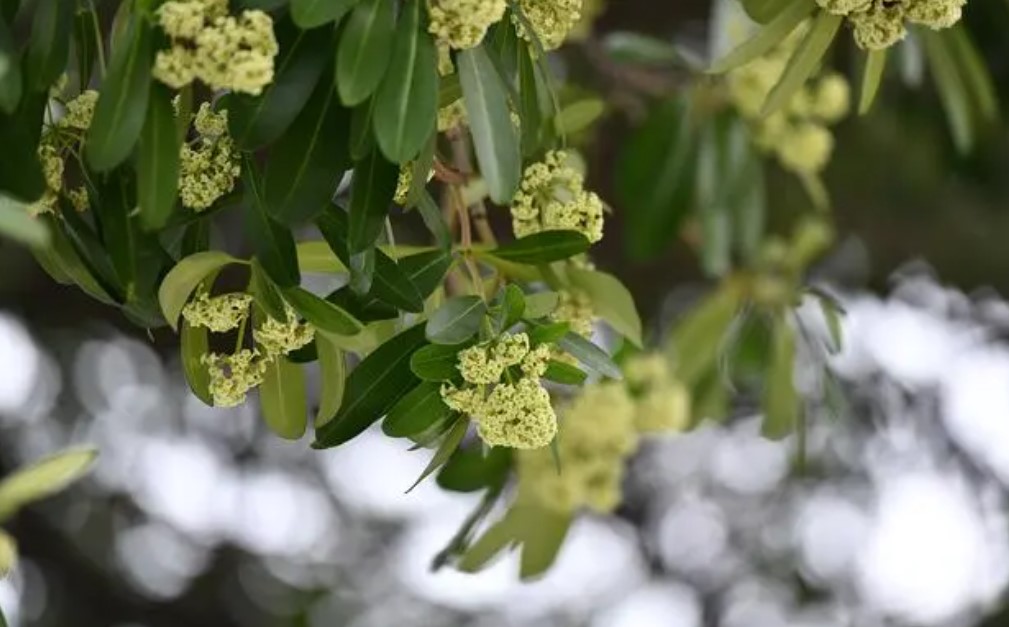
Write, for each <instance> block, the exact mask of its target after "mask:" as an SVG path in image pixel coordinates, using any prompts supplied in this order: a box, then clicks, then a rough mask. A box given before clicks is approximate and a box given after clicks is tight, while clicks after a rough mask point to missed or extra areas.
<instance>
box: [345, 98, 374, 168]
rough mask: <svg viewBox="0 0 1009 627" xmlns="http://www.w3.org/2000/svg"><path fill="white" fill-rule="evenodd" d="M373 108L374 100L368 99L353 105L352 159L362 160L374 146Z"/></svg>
mask: <svg viewBox="0 0 1009 627" xmlns="http://www.w3.org/2000/svg"><path fill="white" fill-rule="evenodd" d="M374 110H375V100H374V99H368V100H366V101H364V102H362V103H361V104H359V105H357V106H356V107H354V111H353V113H351V116H350V157H351V159H353V160H354V161H363V160H364V158H365V157H367V156H368V153H370V152H372V150H374V148H375V133H374V131H373V130H372V125H373V123H372V117H373V113H374Z"/></svg>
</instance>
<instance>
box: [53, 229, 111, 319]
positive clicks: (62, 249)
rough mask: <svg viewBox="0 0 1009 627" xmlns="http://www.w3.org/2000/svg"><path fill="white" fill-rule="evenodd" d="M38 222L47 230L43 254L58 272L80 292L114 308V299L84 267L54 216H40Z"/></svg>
mask: <svg viewBox="0 0 1009 627" xmlns="http://www.w3.org/2000/svg"><path fill="white" fill-rule="evenodd" d="M39 221H40V222H43V223H44V224H45V225H46V226H47V227H48V230H49V237H50V242H49V248H48V249H47V250H46V251H45V253H44V254H45V255H47V256H48V257H49V258H50V259H51V260H52V261H54V262H55V263H56V264H57V265H58V266H59V269H60V271H61V272H62V273H63V274H65V275H66V276H67V277H69V278H70V279H71V281H73V283H74V284H76V285H77V286H78V287H80V288H81V291H83V292H84V293H86V294H87V295H88V296H90V297H92V298H94V299H95V300H97V301H99V302H102V303H105V304H106V305H113V306H114V305H115V304H116V302H115V299H113V298H112V296H110V295H109V292H108V291H107V290H106V289H105V288H104V287H103V286H102V284H101V283H100V282H99V281H98V280H97V279H96V278H95V276H94V275H93V274H92V273H91V270H89V269H88V267H87V266H85V264H84V262H83V261H82V260H81V258H80V256H79V255H78V254H77V251H76V250H75V249H74V246H73V244H71V243H70V240H69V239H68V238H67V236H66V234H65V233H64V232H63V231H62V230H61V228H60V226H59V224H58V223H57V221H56V219H55V216H41V217H40V219H39Z"/></svg>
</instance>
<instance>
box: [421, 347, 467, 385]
mask: <svg viewBox="0 0 1009 627" xmlns="http://www.w3.org/2000/svg"><path fill="white" fill-rule="evenodd" d="M468 346H469V344H468V343H463V344H453V345H443V344H432V345H430V346H425V347H424V348H422V349H420V350H419V351H417V352H416V353H414V354H413V357H411V358H410V370H412V371H413V373H414V374H415V375H417V377H418V378H420V379H421V380H423V381H437V382H441V381H448V380H450V379H454V378H456V377H458V376H459V368H458V363H459V351H461V350H463V349H464V348H467V347H468Z"/></svg>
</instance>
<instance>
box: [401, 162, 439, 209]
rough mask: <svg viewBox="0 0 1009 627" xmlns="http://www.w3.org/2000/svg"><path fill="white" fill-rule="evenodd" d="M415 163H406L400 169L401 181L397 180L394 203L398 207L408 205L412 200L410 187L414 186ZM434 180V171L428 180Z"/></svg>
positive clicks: (428, 176)
mask: <svg viewBox="0 0 1009 627" xmlns="http://www.w3.org/2000/svg"><path fill="white" fill-rule="evenodd" d="M413 163H414V162H413V161H409V162H407V163H404V164H403V165H402V166H400V168H399V179H397V180H396V193H395V195H394V196H393V198H392V201H393V202H394V203H396V204H397V205H401V206H402V205H406V203H407V201H408V200H409V199H410V187H411V186H413ZM432 178H434V170H431V172H430V173H429V174H428V175H427V180H428V181H430V180H431V179H432Z"/></svg>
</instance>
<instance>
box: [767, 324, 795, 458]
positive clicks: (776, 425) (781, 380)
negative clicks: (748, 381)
mask: <svg viewBox="0 0 1009 627" xmlns="http://www.w3.org/2000/svg"><path fill="white" fill-rule="evenodd" d="M794 370H795V329H793V328H792V326H791V325H790V324H789V323H788V320H787V319H786V318H784V317H781V318H779V319H777V320H775V324H774V343H773V348H772V353H771V364H770V366H769V367H768V370H767V381H766V384H765V385H766V390H765V391H764V414H765V416H764V425H763V428H762V429H761V433H763V435H764V436H765V437H768V438H771V439H774V440H778V439H781V438H784V437H785V436H787V435H789V434H790V433H792V431H793V430H794V429H795V426H796V424H797V423H798V419H799V395H798V393H797V392H796V391H795V383H794V376H795V375H794Z"/></svg>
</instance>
